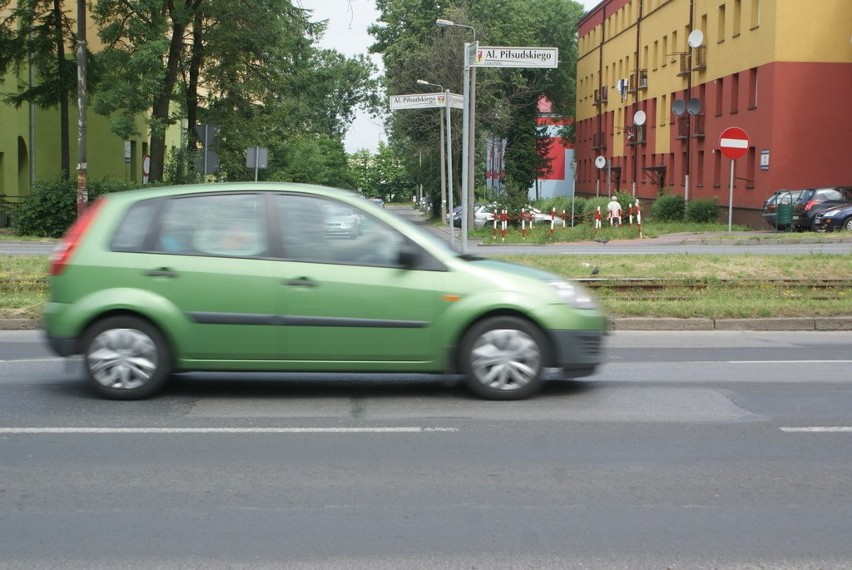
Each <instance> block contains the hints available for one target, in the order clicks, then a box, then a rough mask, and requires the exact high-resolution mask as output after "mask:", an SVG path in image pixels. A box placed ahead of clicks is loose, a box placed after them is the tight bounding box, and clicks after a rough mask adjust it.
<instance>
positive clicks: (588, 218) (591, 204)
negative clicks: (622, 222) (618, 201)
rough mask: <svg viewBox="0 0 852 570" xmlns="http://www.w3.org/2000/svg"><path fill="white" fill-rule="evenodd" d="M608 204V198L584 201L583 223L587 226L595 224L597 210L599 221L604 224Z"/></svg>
mask: <svg viewBox="0 0 852 570" xmlns="http://www.w3.org/2000/svg"><path fill="white" fill-rule="evenodd" d="M607 204H609V198H607V197H606V196H597V197H595V198H589V199H588V200H586V208H585V210H583V221H584V222H585V223H587V224H589V225H593V224H594V223H595V212H596V211H597V209H598V208H600V209H601V221H602V222H603V223H606V205H607Z"/></svg>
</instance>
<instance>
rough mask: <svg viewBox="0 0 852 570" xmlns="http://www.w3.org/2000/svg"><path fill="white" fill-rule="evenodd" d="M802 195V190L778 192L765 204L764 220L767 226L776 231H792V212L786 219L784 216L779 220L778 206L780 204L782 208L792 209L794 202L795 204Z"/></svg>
mask: <svg viewBox="0 0 852 570" xmlns="http://www.w3.org/2000/svg"><path fill="white" fill-rule="evenodd" d="M801 194H802V190H778V191H777V192H775V194H773V195H772V196H770V197H769V198H767V199H766V202H764V203H763V219H764V220H766V223H767V224H769V225H770V226H772V227H773V228H775V229H778V230H788V229H790V218H791V217H792V211H790V212H789V214H790V215H789V216H787V217H786V219H785V218H784V217H783V216H782V219H781V220H779V219H778V218H777V213H778V206H779V204H780V205H782V206H790V207H791V208H792V205H793V202H795V201H796V199H797V198H798V197H799V196H800V195H801Z"/></svg>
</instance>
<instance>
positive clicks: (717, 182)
mask: <svg viewBox="0 0 852 570" xmlns="http://www.w3.org/2000/svg"><path fill="white" fill-rule="evenodd" d="M721 187H722V153H721V152H719V151H715V150H714V151H713V188H721Z"/></svg>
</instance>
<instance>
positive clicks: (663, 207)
mask: <svg viewBox="0 0 852 570" xmlns="http://www.w3.org/2000/svg"><path fill="white" fill-rule="evenodd" d="M685 213H686V201H685V200H684V199H683V196H674V195H669V196H662V197H660V198H657V200H656V201H655V202H654V205H653V206H651V216H652V217H653V218H654V221H656V222H682V221H683V220H684V215H685Z"/></svg>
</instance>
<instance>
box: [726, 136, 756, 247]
mask: <svg viewBox="0 0 852 570" xmlns="http://www.w3.org/2000/svg"><path fill="white" fill-rule="evenodd" d="M748 145H749V140H748V134H746V132H745V131H744V130H742V129H741V128H739V127H728V128H727V129H725V130H724V131H722V135H721V136H720V137H719V148H720V149H721V151H722V154H724V155H725V156H726V157H728V158H730V159H731V179H730V184H729V185H728V233H730V232H731V230H732V228H733V214H734V161H735V160H736V159H738V158H742V157H743V156H745V155H746V153H747V152H748Z"/></svg>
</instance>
